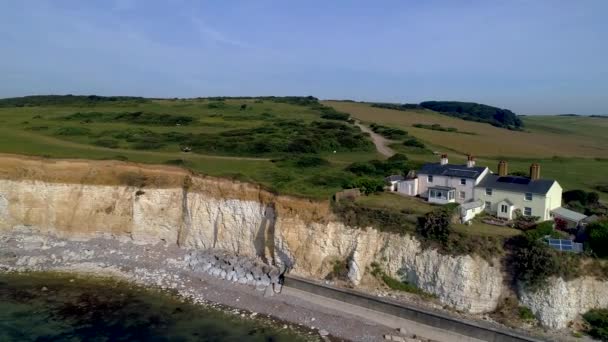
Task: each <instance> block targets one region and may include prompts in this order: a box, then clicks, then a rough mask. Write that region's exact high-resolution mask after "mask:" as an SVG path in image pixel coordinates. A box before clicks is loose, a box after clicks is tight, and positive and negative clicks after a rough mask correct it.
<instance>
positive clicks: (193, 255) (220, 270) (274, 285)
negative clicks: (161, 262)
mask: <svg viewBox="0 0 608 342" xmlns="http://www.w3.org/2000/svg"><path fill="white" fill-rule="evenodd" d="M186 260H187V262H188V266H190V268H191V269H192V271H194V272H199V273H202V272H205V273H207V274H209V275H211V276H214V277H217V278H221V279H225V280H228V281H232V282H235V283H239V284H244V285H250V286H255V288H256V289H257V290H259V291H265V290H267V289H268V288H270V289H271V290H272V291H271V292H270V293H274V292H280V291H281V286H282V285H281V282H280V275H281V273H280V271H279V269H278V268H277V267H273V266H270V265H266V264H264V263H262V262H259V261H258V260H256V259H254V258H248V257H244V256H239V255H235V254H232V253H227V252H226V251H222V250H213V249H211V250H209V249H208V250H204V251H192V252H190V253H189V254H188V255H187V256H186Z"/></svg>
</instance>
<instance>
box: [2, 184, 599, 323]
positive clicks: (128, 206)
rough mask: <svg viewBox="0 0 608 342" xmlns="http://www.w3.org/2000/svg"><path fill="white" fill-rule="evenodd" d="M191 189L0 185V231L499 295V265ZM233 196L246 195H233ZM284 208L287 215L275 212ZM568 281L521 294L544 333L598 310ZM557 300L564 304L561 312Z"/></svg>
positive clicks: (488, 301)
mask: <svg viewBox="0 0 608 342" xmlns="http://www.w3.org/2000/svg"><path fill="white" fill-rule="evenodd" d="M197 182H199V184H198V185H197V186H198V188H197V189H195V190H186V189H184V188H181V187H175V186H174V187H168V188H147V187H146V188H144V189H139V188H135V187H130V186H120V185H113V186H106V185H83V184H65V183H50V182H42V181H35V180H0V229H11V228H13V227H16V226H20V225H27V226H32V227H35V228H37V229H40V230H41V231H43V232H53V233H55V234H58V235H60V236H64V237H70V238H74V237H79V238H87V237H91V236H95V235H98V234H103V235H110V236H114V237H117V238H122V239H132V240H133V241H134V242H137V243H158V242H165V243H167V244H177V245H179V246H182V247H186V248H196V249H208V248H217V249H224V250H227V251H230V252H234V253H238V254H239V255H243V256H250V257H259V258H261V259H262V260H263V261H264V262H267V263H269V264H274V265H277V266H279V267H280V268H281V269H289V270H290V272H292V273H294V274H298V275H302V276H306V277H315V278H323V277H324V276H325V275H327V273H328V272H329V271H330V270H331V268H332V262H333V261H335V260H344V261H347V262H348V264H349V275H348V276H349V278H350V279H351V280H352V282H353V283H354V284H358V283H359V282H360V281H361V279H362V277H363V275H364V273H365V272H366V269H367V268H369V265H370V264H371V263H372V262H378V263H380V264H381V265H382V267H383V268H384V269H385V270H386V271H387V272H388V273H389V274H390V275H392V276H393V277H395V278H401V279H404V280H407V281H408V282H410V283H411V284H414V285H416V286H418V287H419V288H421V289H423V290H424V291H426V292H429V293H432V294H435V295H437V297H438V298H439V300H440V301H441V302H442V303H444V304H446V305H449V306H451V307H454V308H456V309H458V310H461V311H465V312H471V313H481V312H488V311H492V310H494V309H495V308H496V305H497V303H498V300H499V298H500V297H501V295H502V294H503V292H505V291H507V289H506V287H505V286H504V285H503V275H502V273H501V271H500V268H499V266H498V265H499V262H494V263H493V264H494V266H492V265H491V264H490V263H488V262H487V261H486V260H484V259H482V258H479V257H475V256H473V257H472V256H456V257H454V256H447V255H442V254H440V253H438V252H437V251H435V250H432V249H422V248H421V246H420V243H419V242H418V240H416V239H415V238H414V237H412V236H408V235H405V236H399V235H395V234H388V233H382V232H379V231H377V230H375V229H372V228H366V229H359V228H351V227H347V226H345V225H344V224H342V223H340V222H336V221H332V220H331V219H329V220H326V221H323V220H311V219H305V218H304V217H307V215H306V214H307V213H306V212H305V211H306V210H309V211H310V209H306V208H309V207H307V205H308V206H310V203H305V201H304V200H296V199H290V200H286V199H283V198H272V197H266V198H264V196H265V195H263V194H262V193H261V190H259V189H258V190H255V189H254V190H251V188H249V189H244V188H243V187H242V186H240V187H239V186H235V185H234V183H230V182H228V181H218V180H205V179H202V180H197ZM205 182H206V183H205ZM221 182H225V183H226V184H223V183H221ZM201 184H202V185H201ZM218 188H219V189H222V190H223V189H229V188H230V189H231V190H230V191H232V192H231V193H230V194H224V193H223V192H221V191H218V190H217V189H218ZM241 188H243V189H244V190H243V189H241ZM235 189H236V190H235ZM237 190H238V191H237ZM241 190H242V191H243V192H245V191H249V193H245V194H243V195H242V196H240V193H241ZM254 191H259V192H260V194H257V193H252V192H254ZM218 192H219V194H218ZM235 193H236V194H237V195H235ZM239 196H240V197H239ZM269 198H270V199H269ZM298 201H300V202H298ZM286 203H287V204H286ZM294 203H295V204H294ZM287 205H290V206H291V207H289V208H288V209H285V207H286V206H287ZM276 206H279V207H280V208H279V209H275V207H276ZM298 206H299V207H298ZM303 208H304V209H303ZM315 215H316V214H315ZM310 216H314V215H308V217H310ZM577 281H579V282H578V283H577V282H576V281H575V282H569V283H563V284H561V285H559V284H560V283H557V285H555V286H553V287H551V288H548V289H547V291H549V292H547V293H544V294H526V293H523V294H522V298H523V301H524V304H526V305H528V306H530V307H531V308H532V310H533V311H534V312H535V313H537V315H538V316H539V317H540V319H541V321H542V322H543V323H544V324H547V325H549V326H552V327H561V326H564V325H565V324H566V322H567V321H568V320H570V319H572V318H574V317H575V316H576V314H577V313H581V312H584V311H586V310H587V309H588V308H591V307H601V306H606V305H608V289H607V288H606V286H605V283H601V282H597V281H592V280H589V279H582V280H577ZM587 297H589V298H587ZM565 300H571V301H572V302H568V303H566V304H567V305H564V301H565Z"/></svg>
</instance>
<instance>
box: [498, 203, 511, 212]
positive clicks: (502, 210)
mask: <svg viewBox="0 0 608 342" xmlns="http://www.w3.org/2000/svg"><path fill="white" fill-rule="evenodd" d="M508 211H509V206H507V205H506V204H501V205H500V212H501V213H505V214H506V213H507V212H508Z"/></svg>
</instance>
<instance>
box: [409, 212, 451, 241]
mask: <svg viewBox="0 0 608 342" xmlns="http://www.w3.org/2000/svg"><path fill="white" fill-rule="evenodd" d="M416 232H417V233H418V234H420V235H421V236H423V237H425V238H427V239H431V240H434V241H438V242H440V243H442V244H445V243H447V242H448V238H449V236H450V215H449V214H448V213H447V212H446V211H444V210H438V211H431V212H428V213H426V214H424V216H421V217H419V218H418V224H417V225H416Z"/></svg>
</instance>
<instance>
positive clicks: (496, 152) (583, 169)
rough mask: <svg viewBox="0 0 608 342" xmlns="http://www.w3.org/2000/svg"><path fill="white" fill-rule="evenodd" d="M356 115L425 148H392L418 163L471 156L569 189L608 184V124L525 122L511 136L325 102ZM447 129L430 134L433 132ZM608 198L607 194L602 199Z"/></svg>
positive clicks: (446, 120) (415, 111) (407, 113)
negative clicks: (534, 166) (536, 169)
mask: <svg viewBox="0 0 608 342" xmlns="http://www.w3.org/2000/svg"><path fill="white" fill-rule="evenodd" d="M323 103H324V104H325V105H328V106H331V107H333V108H335V109H336V110H338V111H343V112H347V113H350V114H351V115H352V116H353V117H354V118H356V119H359V120H361V121H362V122H364V123H375V124H380V125H384V126H388V127H392V128H398V129H401V130H403V131H406V132H407V133H408V134H409V136H411V137H414V138H416V139H417V140H420V141H422V142H424V143H425V145H426V147H427V149H426V150H423V149H413V148H411V147H407V146H403V144H401V143H396V144H395V145H393V146H392V147H393V148H394V149H396V150H397V151H399V152H403V153H406V154H407V155H408V157H409V158H410V159H414V160H417V161H435V160H436V159H437V156H435V155H433V154H432V151H441V152H447V153H448V154H449V156H450V161H453V162H464V160H465V154H467V153H471V154H473V155H475V156H476V157H477V162H478V164H481V165H487V166H489V167H490V168H491V169H492V170H494V171H496V165H497V163H498V161H499V160H501V159H505V160H507V161H508V162H509V170H510V171H518V172H525V173H527V172H528V167H529V166H530V164H531V163H532V162H539V163H540V164H541V176H543V177H550V178H555V179H557V180H558V181H559V182H560V183H561V184H562V186H563V187H564V188H565V189H566V190H568V189H585V190H588V191H598V189H597V188H596V187H597V186H598V185H602V184H606V183H608V179H607V178H606V175H608V135H607V134H606V132H608V120H606V119H603V118H598V117H583V116H576V117H571V116H558V115H556V116H547V115H543V116H522V117H520V119H521V120H522V122H523V130H521V131H520V130H508V129H504V128H500V127H495V126H492V125H489V124H487V123H481V122H473V121H465V120H462V119H459V118H455V117H450V116H446V115H443V114H440V113H438V112H434V111H431V110H428V109H425V108H415V107H413V108H409V109H408V108H400V109H399V110H394V109H387V108H379V107H377V106H374V105H373V104H368V103H359V102H350V101H323ZM433 126H434V127H435V128H441V129H430V128H432V127H433ZM600 195H601V196H602V197H603V198H604V199H607V198H608V194H607V193H605V192H604V193H601V192H600Z"/></svg>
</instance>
